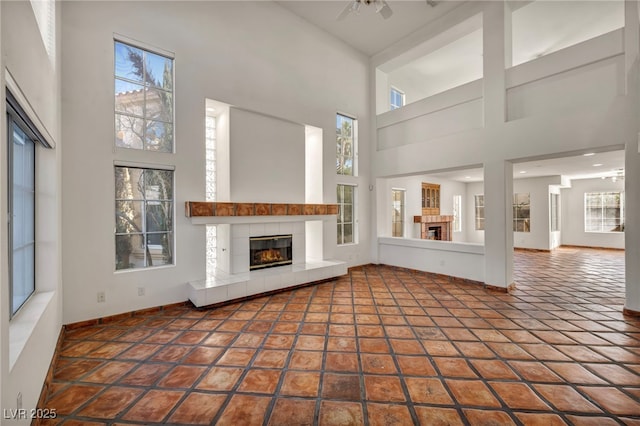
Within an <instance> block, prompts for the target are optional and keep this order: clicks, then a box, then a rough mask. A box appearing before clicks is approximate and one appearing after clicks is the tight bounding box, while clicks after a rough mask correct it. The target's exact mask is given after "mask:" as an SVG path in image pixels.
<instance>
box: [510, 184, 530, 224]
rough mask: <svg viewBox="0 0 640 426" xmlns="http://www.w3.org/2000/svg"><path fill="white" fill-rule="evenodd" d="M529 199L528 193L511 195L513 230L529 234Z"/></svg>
mask: <svg viewBox="0 0 640 426" xmlns="http://www.w3.org/2000/svg"><path fill="white" fill-rule="evenodd" d="M530 220H531V197H530V196H529V193H528V192H527V193H521V194H513V230H514V231H515V232H529V231H530V230H531V223H530Z"/></svg>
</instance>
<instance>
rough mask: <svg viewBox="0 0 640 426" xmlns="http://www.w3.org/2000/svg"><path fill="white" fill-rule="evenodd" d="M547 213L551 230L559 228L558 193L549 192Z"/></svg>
mask: <svg viewBox="0 0 640 426" xmlns="http://www.w3.org/2000/svg"><path fill="white" fill-rule="evenodd" d="M549 215H550V218H551V220H550V229H551V232H555V231H559V230H560V194H550V198H549Z"/></svg>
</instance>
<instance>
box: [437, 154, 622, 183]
mask: <svg viewBox="0 0 640 426" xmlns="http://www.w3.org/2000/svg"><path fill="white" fill-rule="evenodd" d="M585 154H587V153H585ZM589 154H591V153H589ZM592 154H593V155H574V156H570V157H559V158H550V159H544V160H535V161H525V162H520V163H515V164H514V165H513V178H514V179H525V178H534V177H542V176H559V175H562V176H565V177H567V178H569V179H589V178H601V177H603V176H604V177H610V176H615V175H619V173H621V172H622V173H624V151H622V150H618V151H606V152H597V153H592ZM596 164H599V166H596ZM522 172H524V173H522ZM425 174H428V175H430V176H438V177H441V178H443V179H449V180H454V181H458V182H482V181H483V180H484V177H483V169H482V168H473V169H460V170H451V171H446V172H439V173H425Z"/></svg>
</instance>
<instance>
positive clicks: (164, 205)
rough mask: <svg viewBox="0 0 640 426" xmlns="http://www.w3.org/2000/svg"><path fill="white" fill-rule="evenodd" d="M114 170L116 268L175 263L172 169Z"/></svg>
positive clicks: (138, 168)
mask: <svg viewBox="0 0 640 426" xmlns="http://www.w3.org/2000/svg"><path fill="white" fill-rule="evenodd" d="M114 171H115V173H114V174H115V189H116V190H115V216H116V228H115V239H116V249H115V255H116V256H115V261H116V265H115V269H116V270H125V269H138V268H148V267H152V266H161V265H170V264H173V170H165V169H152V168H142V167H128V166H118V165H116V166H115V168H114Z"/></svg>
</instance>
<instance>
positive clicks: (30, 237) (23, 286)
mask: <svg viewBox="0 0 640 426" xmlns="http://www.w3.org/2000/svg"><path fill="white" fill-rule="evenodd" d="M7 129H8V138H7V139H8V143H7V166H8V176H7V179H8V191H7V198H8V199H7V206H8V213H9V218H8V219H9V227H8V228H9V232H8V247H9V271H8V272H9V283H10V284H9V297H10V302H9V306H10V309H11V314H10V316H11V317H13V316H14V315H15V314H16V313H17V312H18V310H19V309H20V307H22V306H23V305H24V304H25V303H26V301H27V300H28V299H29V297H30V296H31V295H32V294H33V293H35V291H36V273H35V268H36V265H35V258H36V223H35V217H36V143H37V144H39V145H42V146H44V147H46V148H52V145H50V144H49V142H48V141H47V140H46V139H45V138H44V137H43V136H42V134H41V133H40V132H39V130H38V128H37V127H36V126H35V125H34V124H33V122H32V121H31V120H30V119H29V116H28V115H27V113H26V112H25V110H24V109H22V107H21V105H20V104H19V103H18V101H17V100H16V98H15V97H14V96H13V94H12V93H11V92H9V91H7Z"/></svg>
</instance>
